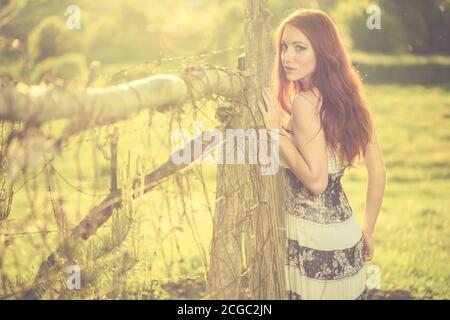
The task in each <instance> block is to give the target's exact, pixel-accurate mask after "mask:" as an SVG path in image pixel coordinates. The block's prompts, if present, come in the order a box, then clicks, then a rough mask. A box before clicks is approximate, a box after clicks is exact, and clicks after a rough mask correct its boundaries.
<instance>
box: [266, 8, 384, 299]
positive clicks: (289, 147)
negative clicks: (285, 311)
mask: <svg viewBox="0 0 450 320" xmlns="http://www.w3.org/2000/svg"><path fill="white" fill-rule="evenodd" d="M274 45H275V48H276V60H275V64H274V72H273V85H274V91H275V94H273V93H272V91H271V90H269V89H267V88H266V89H265V90H263V101H264V104H262V103H261V102H260V103H259V108H260V110H261V112H262V114H263V119H264V123H265V125H266V127H267V129H270V130H275V131H277V132H279V133H280V139H279V143H280V156H281V159H282V168H283V174H284V178H285V198H286V203H285V208H286V230H287V242H286V252H285V279H286V290H287V293H286V298H287V299H366V294H367V291H366V285H365V283H366V275H365V269H364V262H365V261H368V260H371V259H372V257H373V253H374V245H373V240H372V239H373V232H374V229H375V223H376V220H377V216H378V213H379V210H380V206H381V203H382V199H383V194H384V188H385V184H386V170H385V166H384V162H383V158H382V153H381V148H380V146H379V144H378V141H377V137H376V135H375V131H374V129H373V128H372V120H371V117H370V114H369V112H368V109H367V105H366V101H365V98H364V94H363V89H362V85H361V81H360V80H359V78H358V76H357V73H356V72H355V71H354V70H353V69H352V65H351V63H350V61H349V59H348V57H347V54H346V52H345V49H344V46H343V44H342V41H341V39H340V37H339V35H338V33H337V30H336V27H335V25H334V23H333V22H332V20H331V19H330V18H329V17H328V16H327V15H326V14H325V13H323V12H321V11H318V10H297V11H296V12H294V13H293V14H291V15H290V16H289V17H287V18H286V19H285V20H284V21H283V22H282V23H281V24H280V26H279V27H278V29H277V31H276V34H275V38H274ZM284 118H288V121H283V120H284ZM284 124H286V125H284ZM278 130H279V131H278ZM362 158H363V159H364V162H365V165H366V167H367V171H368V187H367V198H366V208H365V215H364V222H363V225H362V227H360V226H359V225H358V224H357V222H356V219H355V217H354V215H353V213H352V209H351V207H350V205H349V203H348V201H347V197H346V195H345V193H344V191H343V190H342V186H341V181H340V180H341V178H342V176H343V174H344V171H345V168H346V167H350V166H354V165H355V164H356V163H357V161H358V160H359V159H362Z"/></svg>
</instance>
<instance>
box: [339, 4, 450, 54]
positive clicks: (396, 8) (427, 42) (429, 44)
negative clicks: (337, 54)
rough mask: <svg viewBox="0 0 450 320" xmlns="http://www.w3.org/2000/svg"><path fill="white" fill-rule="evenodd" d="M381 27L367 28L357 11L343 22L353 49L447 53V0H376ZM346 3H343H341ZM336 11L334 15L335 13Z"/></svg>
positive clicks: (449, 44)
mask: <svg viewBox="0 0 450 320" xmlns="http://www.w3.org/2000/svg"><path fill="white" fill-rule="evenodd" d="M373 4H377V5H378V6H379V7H380V9H381V29H373V30H369V29H368V28H367V26H366V20H367V18H368V17H369V14H367V13H366V12H365V10H360V11H359V12H358V13H357V14H355V15H353V16H348V20H347V24H348V30H349V33H350V36H351V38H352V40H353V46H354V48H356V49H359V50H363V51H369V52H383V53H416V54H450V36H449V32H448V30H450V13H449V11H448V9H449V1H448V0H428V1H423V0H395V1H388V0H378V1H373ZM347 5H350V4H349V3H345V4H342V5H341V10H342V9H343V6H347ZM339 14H340V12H339V11H338V12H336V13H335V15H339Z"/></svg>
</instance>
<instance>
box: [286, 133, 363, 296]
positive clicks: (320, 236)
mask: <svg viewBox="0 0 450 320" xmlns="http://www.w3.org/2000/svg"><path fill="white" fill-rule="evenodd" d="M284 132H288V133H289V135H291V134H292V132H289V131H284ZM327 156H328V186H327V188H326V190H325V191H324V192H323V193H322V194H321V195H320V196H315V195H314V194H313V193H312V192H310V191H309V190H308V189H307V188H306V187H305V186H304V185H303V184H302V182H301V181H300V180H299V179H298V178H297V177H296V176H295V175H294V173H293V172H292V171H291V170H290V169H289V167H288V166H287V164H286V163H285V162H284V161H283V160H282V159H280V160H281V161H280V167H281V170H282V172H283V176H284V181H285V182H284V189H285V190H284V191H285V207H284V208H285V218H286V221H285V223H286V236H287V237H286V243H285V252H284V270H285V282H286V299H288V300H309V299H313V300H347V299H357V300H365V299H367V289H366V273H365V266H364V241H363V237H362V232H361V229H360V227H359V225H358V223H357V221H356V219H355V217H354V215H353V212H352V209H351V207H350V205H349V202H348V200H347V197H346V195H345V192H344V191H343V189H342V185H341V178H342V176H343V175H344V171H345V166H344V165H343V162H342V159H341V157H340V156H339V153H338V152H333V151H332V150H331V148H328V155H327Z"/></svg>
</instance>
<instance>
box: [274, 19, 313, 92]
mask: <svg viewBox="0 0 450 320" xmlns="http://www.w3.org/2000/svg"><path fill="white" fill-rule="evenodd" d="M280 48H281V63H282V65H283V68H284V71H285V73H286V77H287V79H288V80H289V81H296V80H302V83H303V84H304V85H305V84H306V83H305V82H308V81H309V80H310V78H311V75H312V73H313V72H314V70H315V68H316V55H315V53H314V50H313V47H312V45H311V43H310V42H309V40H308V38H307V37H306V36H305V34H304V33H303V32H302V31H300V29H298V28H296V27H294V26H291V25H286V27H285V28H284V32H283V36H282V38H281V47H280Z"/></svg>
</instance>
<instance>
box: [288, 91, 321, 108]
mask: <svg viewBox="0 0 450 320" xmlns="http://www.w3.org/2000/svg"><path fill="white" fill-rule="evenodd" d="M320 102H321V95H320V92H319V90H318V89H317V88H313V89H312V90H309V91H303V92H301V93H299V94H298V95H296V96H294V97H293V98H292V110H293V111H298V112H301V113H303V112H314V113H317V112H318V111H319V107H320Z"/></svg>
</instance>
